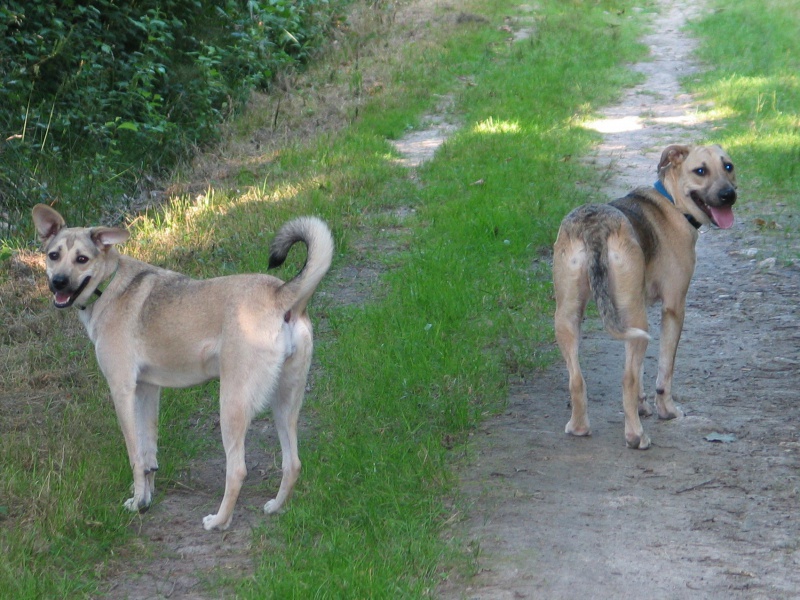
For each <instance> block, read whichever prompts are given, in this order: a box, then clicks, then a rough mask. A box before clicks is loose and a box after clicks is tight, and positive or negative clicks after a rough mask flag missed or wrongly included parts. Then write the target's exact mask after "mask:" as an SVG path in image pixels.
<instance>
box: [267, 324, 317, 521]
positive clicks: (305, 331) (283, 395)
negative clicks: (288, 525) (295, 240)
mask: <svg viewBox="0 0 800 600" xmlns="http://www.w3.org/2000/svg"><path fill="white" fill-rule="evenodd" d="M286 328H287V329H289V328H290V326H288V325H287V326H286ZM291 328H292V329H293V331H291V332H290V334H289V335H291V338H292V339H293V342H294V344H295V347H294V353H293V354H292V356H290V357H289V358H288V359H287V360H286V362H285V363H284V365H283V369H282V371H281V378H280V383H279V384H278V394H277V396H276V397H275V399H274V401H273V406H272V413H273V415H274V417H275V427H276V429H277V430H278V439H279V440H280V443H281V455H282V458H281V468H282V471H283V476H282V478H281V486H280V489H279V490H278V495H277V496H276V497H275V498H274V499H272V500H270V501H268V502H267V503H266V504H265V505H264V512H265V513H267V514H272V513H276V512H278V511H279V510H280V509H281V507H282V506H283V505H284V503H285V502H286V501H287V500H288V499H289V498H290V497H291V495H292V490H293V489H294V484H295V483H296V482H297V478H298V477H299V476H300V468H301V464H300V456H299V454H298V451H297V419H298V417H299V415H300V408H301V407H302V405H303V396H304V395H305V387H306V380H307V378H308V369H309V367H310V366H311V351H312V347H313V342H312V337H311V327H310V324H308V323H306V322H304V321H303V320H301V321H299V322H297V323H295V324H294V325H293V326H291Z"/></svg>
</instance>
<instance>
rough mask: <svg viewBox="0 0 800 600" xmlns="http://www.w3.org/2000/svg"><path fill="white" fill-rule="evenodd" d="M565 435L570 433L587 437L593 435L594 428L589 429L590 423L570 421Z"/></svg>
mask: <svg viewBox="0 0 800 600" xmlns="http://www.w3.org/2000/svg"><path fill="white" fill-rule="evenodd" d="M564 433H568V434H570V435H574V436H577V437H585V436H588V435H592V428H591V427H589V422H588V421H585V422H583V423H573V422H572V420H570V422H569V423H567V426H566V427H565V428H564Z"/></svg>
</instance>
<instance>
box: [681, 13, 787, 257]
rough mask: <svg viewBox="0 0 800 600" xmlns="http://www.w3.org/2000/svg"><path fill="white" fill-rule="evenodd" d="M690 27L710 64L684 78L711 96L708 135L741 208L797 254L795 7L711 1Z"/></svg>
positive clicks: (784, 250)
mask: <svg viewBox="0 0 800 600" xmlns="http://www.w3.org/2000/svg"><path fill="white" fill-rule="evenodd" d="M714 4H715V7H716V9H715V10H712V11H710V12H709V16H708V17H706V18H705V19H703V20H702V21H701V22H700V23H699V24H697V25H696V26H695V27H694V30H695V31H696V32H697V34H698V35H699V36H700V37H701V39H702V40H703V43H702V47H701V49H700V55H701V56H703V57H704V59H705V60H707V61H709V63H710V64H711V67H712V68H710V69H709V70H708V71H707V72H706V73H705V74H704V75H702V76H701V77H700V78H699V79H692V80H689V81H687V84H688V85H689V87H690V88H691V89H693V90H694V91H696V92H697V93H698V94H699V95H700V97H701V98H704V99H707V100H708V101H710V102H713V108H712V109H710V110H709V112H708V116H709V118H711V119H714V120H715V121H717V122H718V123H719V127H718V128H715V131H714V133H713V136H714V141H715V142H718V143H720V144H722V145H723V146H724V147H725V148H726V149H727V150H728V151H729V152H730V153H731V156H732V157H733V158H734V160H735V162H736V166H737V169H738V172H739V174H740V175H739V186H740V192H741V193H740V197H741V203H742V205H743V206H742V208H741V209H740V210H745V211H746V212H745V213H744V214H746V215H747V216H748V218H750V219H752V220H753V221H754V222H755V223H756V224H757V225H759V226H760V227H762V228H763V229H764V230H765V231H768V232H770V234H771V235H773V236H774V237H775V238H777V242H778V243H777V244H776V246H778V247H782V248H783V251H782V255H781V256H782V258H784V259H786V260H793V261H795V263H797V261H798V259H800V243H798V239H800V236H798V233H800V194H798V193H797V191H798V189H800V37H798V35H797V32H798V31H800V7H799V6H798V4H797V2H795V1H793V0H766V1H759V0H743V1H742V2H736V3H730V2H714Z"/></svg>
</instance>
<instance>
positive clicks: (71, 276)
mask: <svg viewBox="0 0 800 600" xmlns="http://www.w3.org/2000/svg"><path fill="white" fill-rule="evenodd" d="M33 224H34V225H35V226H36V231H37V232H38V234H39V239H40V240H41V241H42V249H43V250H44V252H45V253H46V254H47V260H46V264H47V282H48V284H49V286H50V291H51V292H53V304H55V306H56V308H68V307H70V306H72V305H73V304H74V303H75V302H77V303H78V306H79V307H83V306H85V305H86V304H87V303H88V301H89V298H90V297H91V295H92V294H93V293H94V291H95V290H96V289H97V287H98V286H99V285H100V284H101V283H102V282H103V281H104V280H105V279H107V278H108V277H110V276H111V274H112V273H113V272H114V269H116V266H117V260H118V253H117V252H116V250H115V249H114V247H113V245H114V244H121V243H123V242H125V241H126V240H127V239H128V237H129V235H130V234H129V233H128V232H127V231H126V230H124V229H119V228H115V227H92V228H89V229H87V228H83V227H70V228H68V227H66V223H65V222H64V218H63V217H62V216H61V215H60V214H58V212H57V211H55V210H54V209H52V208H50V207H49V206H47V205H46V204H37V205H36V206H34V207H33Z"/></svg>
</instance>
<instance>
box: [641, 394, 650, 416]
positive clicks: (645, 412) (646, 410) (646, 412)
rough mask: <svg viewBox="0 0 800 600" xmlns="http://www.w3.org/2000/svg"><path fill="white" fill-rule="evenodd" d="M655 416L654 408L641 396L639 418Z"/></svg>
mask: <svg viewBox="0 0 800 600" xmlns="http://www.w3.org/2000/svg"><path fill="white" fill-rule="evenodd" d="M652 414H653V408H652V407H651V406H650V403H649V402H648V401H647V398H645V397H644V396H639V416H640V417H649V416H651V415H652Z"/></svg>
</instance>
